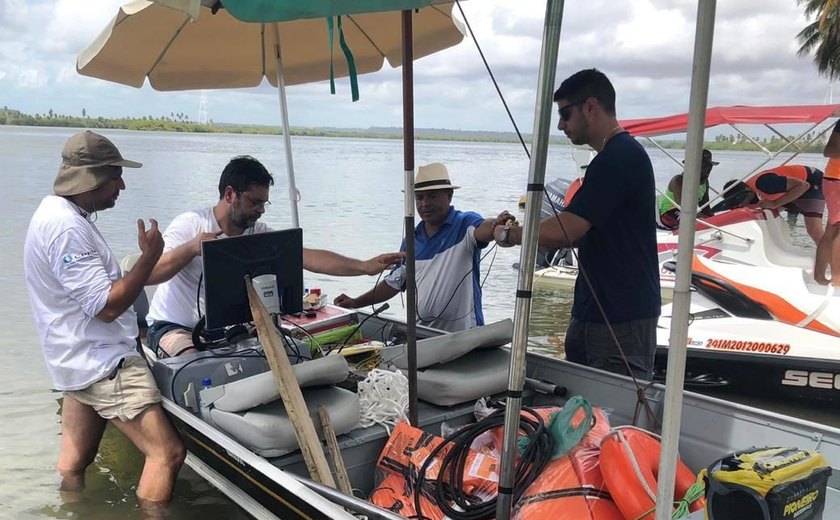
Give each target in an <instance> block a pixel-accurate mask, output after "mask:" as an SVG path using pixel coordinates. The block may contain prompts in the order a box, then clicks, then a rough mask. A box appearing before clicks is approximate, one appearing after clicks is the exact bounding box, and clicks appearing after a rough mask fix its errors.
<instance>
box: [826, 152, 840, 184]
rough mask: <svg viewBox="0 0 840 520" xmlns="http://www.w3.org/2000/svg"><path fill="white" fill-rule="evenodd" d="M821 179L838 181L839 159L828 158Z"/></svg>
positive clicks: (839, 173) (839, 176) (839, 171)
mask: <svg viewBox="0 0 840 520" xmlns="http://www.w3.org/2000/svg"><path fill="white" fill-rule="evenodd" d="M823 179H834V180H836V181H840V159H835V158H833V157H832V158H831V159H829V160H828V164H826V165H825V172H823Z"/></svg>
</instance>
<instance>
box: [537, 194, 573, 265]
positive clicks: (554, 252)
mask: <svg viewBox="0 0 840 520" xmlns="http://www.w3.org/2000/svg"><path fill="white" fill-rule="evenodd" d="M572 182H574V181H572V180H569V179H562V178H558V179H554V180H553V181H551V182H549V183H546V185H545V191H546V192H547V193H548V197H546V196H545V194H543V197H542V206H541V208H540V220H545V219H547V218H549V217H554V211H555V210H556V211H557V212H558V213H559V212H561V211H563V209H565V206H564V205H563V201H564V200H565V199H566V192H567V191H568V190H569V187H570V186H571V185H572ZM549 199H550V200H549ZM552 204H553V207H552ZM568 249H569V248H567V247H564V248H562V249H560V250H558V249H547V248H544V247H540V248H539V249H538V250H537V268H538V269H539V268H542V267H548V266H550V265H553V264H552V260H556V259H560V258H563V257H565V256H566V253H567V252H568Z"/></svg>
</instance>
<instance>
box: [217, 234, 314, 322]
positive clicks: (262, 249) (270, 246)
mask: <svg viewBox="0 0 840 520" xmlns="http://www.w3.org/2000/svg"><path fill="white" fill-rule="evenodd" d="M201 257H202V262H203V264H204V307H205V311H204V314H205V318H206V324H205V327H206V328H207V329H211V330H212V329H220V328H222V327H227V326H229V325H236V324H239V323H247V322H249V321H251V320H252V319H253V317H252V316H251V307H250V305H249V304H248V292H247V290H246V288H245V275H249V276H250V277H251V278H252V279H253V278H254V277H256V276H260V275H264V274H273V275H275V276H276V277H277V290H278V296H279V299H280V312H281V314H295V313H300V312H301V311H302V310H303V231H302V230H301V229H299V228H295V229H286V230H282V231H270V232H267V233H256V234H252V235H242V236H238V237H231V238H221V239H218V240H208V241H205V242H202V243H201Z"/></svg>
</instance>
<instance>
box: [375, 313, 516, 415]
mask: <svg viewBox="0 0 840 520" xmlns="http://www.w3.org/2000/svg"><path fill="white" fill-rule="evenodd" d="M512 333H513V322H512V321H511V320H510V319H506V320H502V321H499V322H496V323H492V324H490V325H484V326H481V327H475V328H472V329H467V330H463V331H460V332H453V333H451V334H442V335H440V336H434V337H431V338H427V339H423V340H420V341H418V342H417V368H418V372H417V397H419V398H420V399H422V400H424V401H427V402H429V403H432V404H436V405H438V406H451V405H454V404H458V403H464V402H467V401H474V400H476V399H478V398H479V397H483V396H487V395H492V394H496V393H499V392H503V391H504V390H505V389H506V388H507V381H508V363H509V360H510V351H509V350H507V349H502V348H499V347H501V346H502V345H507V344H508V343H510V338H511V335H512ZM382 364H383V366H386V367H387V366H389V365H393V366H395V367H396V368H399V369H400V370H402V371H403V372H406V370H407V368H408V363H407V357H406V355H405V347H404V346H400V347H388V348H387V349H383V351H382Z"/></svg>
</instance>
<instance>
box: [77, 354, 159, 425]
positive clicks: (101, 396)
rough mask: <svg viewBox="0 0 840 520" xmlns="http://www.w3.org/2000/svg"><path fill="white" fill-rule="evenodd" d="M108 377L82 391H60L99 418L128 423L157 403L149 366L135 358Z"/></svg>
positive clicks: (157, 399) (124, 361)
mask: <svg viewBox="0 0 840 520" xmlns="http://www.w3.org/2000/svg"><path fill="white" fill-rule="evenodd" d="M121 365H122V366H121V368H117V369H116V370H115V372H114V373H113V375H112V376H108V377H106V378H104V379H100V380H99V381H97V382H95V383H93V384H92V385H90V386H89V387H87V388H85V389H84V390H74V391H71V392H64V395H67V396H70V397H72V398H73V399H75V400H77V401H79V402H80V403H82V404H86V405H88V406H91V407H93V409H94V410H96V413H98V414H99V416H100V417H102V418H103V419H108V420H111V419H120V420H121V421H125V422H127V421H131V420H133V419H134V418H135V417H137V416H138V415H140V413H142V412H143V410H145V409H146V408H148V407H149V406H151V405H153V404H156V403H159V402H160V390H158V387H157V385H156V384H155V380H154V378H153V377H152V372H151V371H150V370H149V366H148V365H146V362H145V361H144V360H143V359H142V358H140V357H139V356H128V357H126V358H124V359H123V360H122V361H121Z"/></svg>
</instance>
